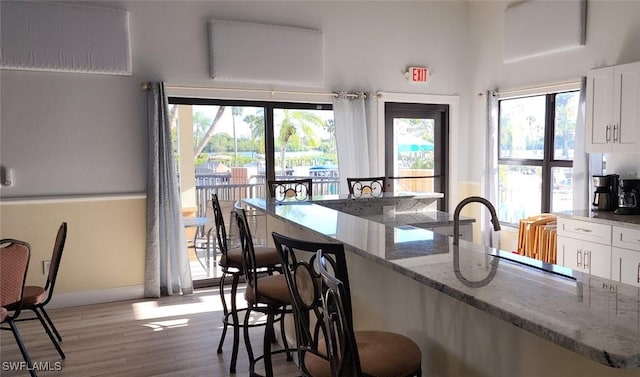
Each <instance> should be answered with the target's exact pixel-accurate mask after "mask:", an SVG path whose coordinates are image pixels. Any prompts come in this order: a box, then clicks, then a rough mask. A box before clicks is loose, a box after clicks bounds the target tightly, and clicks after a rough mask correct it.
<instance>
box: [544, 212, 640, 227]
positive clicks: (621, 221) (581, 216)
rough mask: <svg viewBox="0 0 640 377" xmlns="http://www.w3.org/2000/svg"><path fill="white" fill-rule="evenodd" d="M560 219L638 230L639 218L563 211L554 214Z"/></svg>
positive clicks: (607, 213) (609, 213)
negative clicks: (560, 217)
mask: <svg viewBox="0 0 640 377" xmlns="http://www.w3.org/2000/svg"><path fill="white" fill-rule="evenodd" d="M556 215H558V216H562V217H572V218H575V219H576V220H589V221H593V222H598V223H601V224H607V225H617V226H623V227H628V228H636V229H640V216H638V215H616V214H615V213H613V211H611V212H608V211H607V212H602V211H592V210H587V209H585V210H577V211H565V212H558V213H556Z"/></svg>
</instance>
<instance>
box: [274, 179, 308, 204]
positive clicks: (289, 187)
mask: <svg viewBox="0 0 640 377" xmlns="http://www.w3.org/2000/svg"><path fill="white" fill-rule="evenodd" d="M267 187H268V189H269V196H270V197H272V198H275V199H276V200H287V199H295V200H308V199H311V197H312V196H313V180H312V179H311V178H308V179H290V180H269V181H267Z"/></svg>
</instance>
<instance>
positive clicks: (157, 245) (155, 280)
mask: <svg viewBox="0 0 640 377" xmlns="http://www.w3.org/2000/svg"><path fill="white" fill-rule="evenodd" d="M147 95H148V97H147V113H148V115H147V123H148V130H149V135H148V137H149V142H148V146H149V148H148V152H147V153H148V158H147V250H146V257H145V277H144V295H145V297H160V296H161V295H162V296H166V295H173V294H179V293H182V294H191V293H193V282H192V280H191V270H190V268H189V258H188V255H187V241H186V237H185V234H184V221H183V219H182V207H181V203H180V193H179V190H178V176H177V174H176V167H175V158H174V156H173V148H172V145H171V125H170V122H169V105H168V101H167V96H166V93H165V90H164V84H163V83H150V87H149V90H148V94H147Z"/></svg>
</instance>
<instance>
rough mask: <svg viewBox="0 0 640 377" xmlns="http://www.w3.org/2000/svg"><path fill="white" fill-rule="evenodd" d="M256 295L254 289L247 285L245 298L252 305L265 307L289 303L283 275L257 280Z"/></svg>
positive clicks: (289, 298) (289, 297)
mask: <svg viewBox="0 0 640 377" xmlns="http://www.w3.org/2000/svg"><path fill="white" fill-rule="evenodd" d="M257 284H258V293H257V294H256V292H255V290H254V287H252V286H250V285H249V284H247V289H246V290H245V294H244V296H245V298H246V300H247V301H248V302H249V303H252V304H257V303H259V304H267V305H278V306H281V305H288V304H290V303H291V296H290V295H289V287H287V281H286V280H285V278H284V275H281V274H277V275H270V276H265V277H261V278H258V283H257Z"/></svg>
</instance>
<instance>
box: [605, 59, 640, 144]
mask: <svg viewBox="0 0 640 377" xmlns="http://www.w3.org/2000/svg"><path fill="white" fill-rule="evenodd" d="M613 87H614V91H613V103H614V108H613V120H614V126H613V144H614V147H613V150H612V151H614V152H638V146H640V130H638V127H640V110H639V109H638V108H639V107H640V62H638V63H631V64H624V65H619V66H616V67H615V76H614V86H613Z"/></svg>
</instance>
